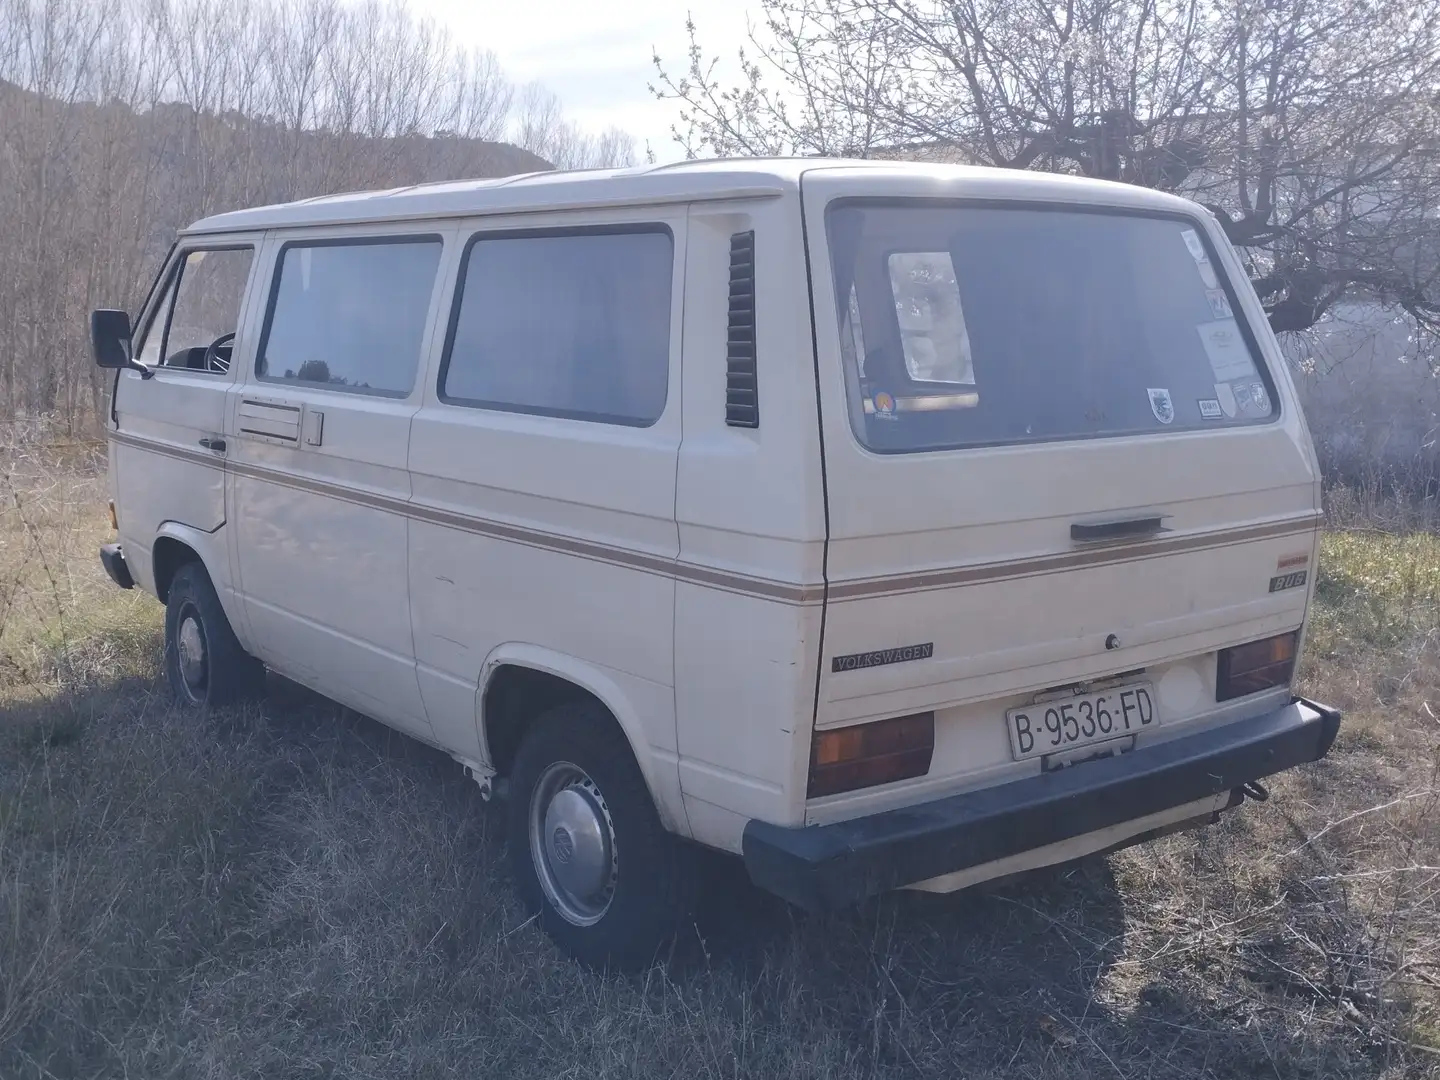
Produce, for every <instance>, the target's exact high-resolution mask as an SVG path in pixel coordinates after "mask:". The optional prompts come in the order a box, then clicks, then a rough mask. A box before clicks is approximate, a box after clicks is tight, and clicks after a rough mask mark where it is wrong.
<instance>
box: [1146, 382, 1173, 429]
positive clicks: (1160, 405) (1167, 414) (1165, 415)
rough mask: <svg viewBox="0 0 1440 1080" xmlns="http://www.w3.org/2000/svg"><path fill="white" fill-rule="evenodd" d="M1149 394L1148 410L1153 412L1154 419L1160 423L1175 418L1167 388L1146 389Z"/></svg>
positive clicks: (1165, 422) (1169, 421) (1166, 422)
mask: <svg viewBox="0 0 1440 1080" xmlns="http://www.w3.org/2000/svg"><path fill="white" fill-rule="evenodd" d="M1145 392H1146V393H1147V394H1149V395H1150V411H1151V412H1152V413H1154V414H1155V419H1156V420H1159V421H1160V423H1162V424H1168V423H1171V422H1172V421H1173V420H1174V419H1175V403H1174V402H1173V401H1171V400H1170V391H1169V390H1146V391H1145Z"/></svg>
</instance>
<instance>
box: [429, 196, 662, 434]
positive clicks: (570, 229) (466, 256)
mask: <svg viewBox="0 0 1440 1080" xmlns="http://www.w3.org/2000/svg"><path fill="white" fill-rule="evenodd" d="M651 233H661V234H663V235H664V236H665V238H666V239H667V240H669V241H670V293H669V297H668V299H669V311H670V318H669V332H670V336H671V338H672V339H673V337H674V333H675V319H674V311H675V293H676V289H675V230H674V229H673V228H671V227H670V225H669V224H668V223H667V222H664V221H634V222H629V221H625V222H607V223H604V224H600V223H596V224H593V225H552V226H539V227H532V228H524V227H523V226H522V227H520V228H501V229H493V230H491V229H481V230H479V231H477V232H474V233H471V235H470V237H469V238H468V239H467V240H466V241H465V246H464V247H463V248H462V249H461V250H460V261H459V263H458V264H457V265H456V268H455V291H454V293H453V295H452V296H451V298H450V315H449V318H448V319H447V320H446V326H445V342H444V346H443V348H442V351H441V353H440V364H439V369H438V370H437V372H436V374H435V398H436V400H437V401H439V402H440V403H441V404H443V405H448V406H451V407H452V408H460V409H474V410H476V411H479V412H493V413H510V414H512V415H518V416H547V417H552V418H554V419H557V420H575V421H578V422H581V423H590V424H604V425H606V426H608V427H626V428H634V429H637V430H644V429H646V428H652V427H654V426H655V425H656V424H658V423H659V422H660V421H661V419H662V418H663V417H664V416H665V413H666V412H667V411H669V409H670V384H671V382H672V380H671V378H670V365H671V363H672V362H673V360H674V356H673V352H674V347H673V344H672V343H671V340H667V341H666V345H665V397H664V401H663V404H662V405H661V407H660V412H659V413H658V414H657V415H656V417H655V418H654V419H653V420H647V421H640V420H635V419H633V418H631V417H619V416H614V415H612V414H610V413H597V412H587V411H583V410H579V409H551V408H546V407H545V406H542V405H518V404H509V403H506V402H498V401H485V400H483V399H480V398H467V397H459V396H456V395H451V394H447V393H445V380H446V378H447V377H448V376H449V374H450V356H451V353H452V352H453V351H454V348H455V335H456V332H457V331H458V330H459V327H460V306H461V304H462V303H463V302H464V299H465V278H466V276H467V275H468V274H469V272H470V253H471V251H473V250H474V248H475V246H476V245H477V244H480V243H483V242H484V241H486V240H543V239H546V238H550V237H568V236H637V235H647V234H651Z"/></svg>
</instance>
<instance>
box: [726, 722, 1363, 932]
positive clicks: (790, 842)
mask: <svg viewBox="0 0 1440 1080" xmlns="http://www.w3.org/2000/svg"><path fill="white" fill-rule="evenodd" d="M1339 730H1340V713H1339V712H1337V711H1336V710H1334V709H1330V708H1326V707H1325V706H1324V705H1317V704H1315V703H1314V702H1310V701H1305V700H1303V699H1296V700H1295V701H1294V702H1292V703H1291V704H1289V705H1287V706H1285V707H1284V708H1281V709H1277V710H1276V711H1274V712H1272V713H1268V714H1266V715H1264V716H1260V717H1256V718H1255V719H1252V720H1243V721H1237V722H1235V723H1230V724H1226V725H1224V726H1223V727H1219V728H1213V729H1211V730H1209V731H1202V732H1199V733H1197V734H1195V735H1187V736H1185V737H1183V738H1179V739H1173V740H1171V741H1170V742H1166V743H1161V744H1159V745H1157V746H1151V747H1145V748H1142V749H1139V750H1134V751H1131V752H1130V753H1128V754H1122V755H1120V756H1119V757H1112V758H1103V759H1100V760H1096V761H1089V762H1085V763H1082V764H1079V765H1074V766H1071V767H1069V768H1066V769H1062V770H1059V771H1057V772H1049V773H1042V774H1041V775H1039V776H1031V777H1027V778H1026V779H1023V780H1015V781H1012V782H1010V783H1006V784H998V785H996V786H994V787H989V788H983V789H981V790H979V791H969V792H965V793H963V794H960V795H951V796H949V797H947V798H944V799H936V800H934V801H933V802H927V803H921V804H920V805H918V806H907V807H902V808H900V809H897V810H887V811H885V812H884V813H879V814H874V815H871V816H869V817H862V818H856V819H854V820H851V821H841V822H836V823H835V824H833V825H817V826H810V827H808V828H807V827H801V828H787V827H785V826H781V825H771V824H769V823H767V822H764V821H751V822H749V823H748V824H747V825H746V826H745V836H744V840H743V842H742V851H743V852H744V855H745V867H746V869H747V870H748V871H749V873H750V878H751V880H753V881H754V882H755V884H756V885H759V886H760V887H761V888H763V889H766V890H768V891H770V892H772V893H775V894H776V895H778V896H781V897H783V898H785V899H786V900H789V901H790V902H791V903H793V904H797V905H799V906H800V907H802V908H806V909H808V910H812V911H816V910H824V909H829V908H836V907H842V906H844V905H846V904H851V903H855V902H856V901H859V900H862V899H864V898H865V897H867V896H873V895H875V894H876V893H882V892H888V891H890V890H891V889H898V888H901V887H903V886H905V885H911V884H914V883H915V882H918V881H925V880H927V879H929V878H934V877H939V876H940V875H942V874H949V873H953V872H954V871H957V870H964V869H967V868H969V867H974V866H982V865H984V864H986V863H990V862H994V861H995V860H997V859H1003V858H1005V857H1007V856H1011V855H1017V854H1020V853H1022V852H1026V851H1031V850H1033V849H1035V848H1038V847H1043V846H1045V845H1046V844H1054V843H1059V842H1061V841H1064V840H1069V839H1072V838H1074V837H1077V836H1084V835H1085V834H1087V833H1091V832H1095V831H1097V830H1099V829H1106V828H1110V827H1112V826H1115V825H1120V824H1123V823H1124V822H1127V821H1133V820H1134V819H1136V818H1142V817H1145V816H1147V815H1150V814H1156V813H1160V812H1162V811H1165V810H1169V809H1172V808H1174V807H1177V806H1183V805H1184V804H1186V803H1189V802H1194V801H1196V800H1199V799H1203V798H1206V797H1207V796H1213V795H1219V794H1221V793H1223V792H1225V791H1228V790H1232V789H1234V788H1238V787H1240V786H1242V785H1244V784H1246V783H1249V782H1250V781H1252V780H1259V779H1261V778H1262V777H1266V776H1272V775H1274V774H1275V773H1278V772H1282V771H1284V770H1285V769H1289V768H1293V767H1294V766H1296V765H1301V764H1304V763H1305V762H1307V761H1318V760H1319V759H1320V758H1323V757H1324V756H1325V755H1326V754H1327V753H1329V752H1330V746H1331V744H1332V743H1333V742H1334V741H1335V735H1336V733H1337V732H1338V731H1339Z"/></svg>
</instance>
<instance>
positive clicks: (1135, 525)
mask: <svg viewBox="0 0 1440 1080" xmlns="http://www.w3.org/2000/svg"><path fill="white" fill-rule="evenodd" d="M1164 525H1165V519H1164V518H1163V517H1160V516H1158V515H1156V516H1153V517H1137V518H1126V519H1125V520H1123V521H1099V522H1094V523H1087V524H1082V523H1080V522H1078V521H1077V522H1075V523H1074V524H1072V525H1071V526H1070V539H1071V540H1077V541H1080V542H1081V543H1092V544H1093V543H1094V542H1096V541H1097V540H1143V539H1144V538H1145V537H1147V536H1154V535H1155V534H1156V533H1162V532H1164V531H1165V527H1164Z"/></svg>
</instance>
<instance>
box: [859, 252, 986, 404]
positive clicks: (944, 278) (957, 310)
mask: <svg viewBox="0 0 1440 1080" xmlns="http://www.w3.org/2000/svg"><path fill="white" fill-rule="evenodd" d="M888 263H889V270H890V289H891V291H892V293H893V294H894V296H895V319H896V321H897V322H898V323H899V326H900V349H901V352H902V353H903V354H904V357H905V369H906V371H907V373H908V374H909V376H910V378H911V379H913V380H915V381H916V382H944V383H972V384H973V383H974V382H975V371H974V369H973V368H972V367H971V364H970V338H969V336H968V335H967V334H966V333H965V313H964V312H963V311H962V310H961V307H960V287H959V286H958V285H957V284H956V283H955V265H954V263H953V262H951V260H950V253H949V252H948V251H897V252H894V253H892V254H891V255H890V258H889V260H888ZM852 300H853V294H852Z"/></svg>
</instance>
